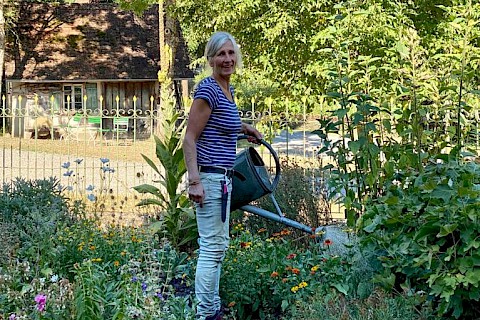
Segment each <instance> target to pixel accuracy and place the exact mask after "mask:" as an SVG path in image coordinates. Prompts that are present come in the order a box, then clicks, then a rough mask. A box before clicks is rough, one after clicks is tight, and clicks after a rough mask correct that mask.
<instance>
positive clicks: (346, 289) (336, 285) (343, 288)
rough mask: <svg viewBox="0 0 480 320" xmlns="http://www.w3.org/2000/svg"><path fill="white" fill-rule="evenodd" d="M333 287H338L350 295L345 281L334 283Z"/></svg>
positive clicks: (340, 290)
mask: <svg viewBox="0 0 480 320" xmlns="http://www.w3.org/2000/svg"><path fill="white" fill-rule="evenodd" d="M332 287H334V288H335V289H337V290H338V291H339V292H341V293H343V294H344V295H345V296H347V295H348V288H349V287H348V285H347V284H345V283H334V284H332Z"/></svg>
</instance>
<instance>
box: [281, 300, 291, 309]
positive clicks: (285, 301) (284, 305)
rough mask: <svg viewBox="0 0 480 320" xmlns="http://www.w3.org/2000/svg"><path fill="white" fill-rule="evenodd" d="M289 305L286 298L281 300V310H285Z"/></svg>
mask: <svg viewBox="0 0 480 320" xmlns="http://www.w3.org/2000/svg"><path fill="white" fill-rule="evenodd" d="M289 305H290V304H289V303H288V300H282V311H285V310H287V308H288V306H289Z"/></svg>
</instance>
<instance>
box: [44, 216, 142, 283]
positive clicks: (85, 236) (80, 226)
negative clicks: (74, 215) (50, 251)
mask: <svg viewBox="0 0 480 320" xmlns="http://www.w3.org/2000/svg"><path fill="white" fill-rule="evenodd" d="M147 239H148V234H147V233H146V232H145V230H143V229H142V230H139V229H137V228H134V227H121V226H116V225H114V224H110V225H100V224H99V222H98V220H94V219H82V220H81V221H79V222H77V223H76V224H74V225H71V226H64V227H63V228H61V229H59V230H58V231H57V233H56V238H55V240H53V242H52V243H53V244H55V245H57V246H59V247H60V248H61V249H60V252H61V255H60V256H59V257H57V261H56V262H57V265H56V268H55V272H56V273H58V274H60V275H62V276H64V277H67V278H68V279H69V280H70V281H73V273H74V266H75V265H76V264H79V263H81V262H83V261H93V262H102V261H104V262H111V263H109V264H108V268H107V267H106V266H105V267H103V268H106V270H105V272H112V271H113V270H116V269H117V268H118V267H119V266H122V265H124V264H126V263H127V262H128V261H129V260H130V259H131V258H132V256H134V255H136V254H137V252H138V251H139V250H140V249H141V248H142V247H143V245H144V242H145V241H146V240H147Z"/></svg>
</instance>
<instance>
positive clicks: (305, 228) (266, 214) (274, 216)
mask: <svg viewBox="0 0 480 320" xmlns="http://www.w3.org/2000/svg"><path fill="white" fill-rule="evenodd" d="M240 209H241V210H243V211H247V212H250V213H253V214H256V215H258V216H261V217H264V218H267V219H270V220H273V221H275V222H279V223H282V224H284V225H286V226H288V227H292V228H295V229H298V230H300V231H304V232H306V233H310V234H315V235H317V234H318V235H321V234H323V227H318V228H316V229H315V228H312V227H309V226H306V225H304V224H302V223H300V222H297V221H294V220H291V219H288V218H286V217H285V216H281V215H278V214H275V213H273V212H270V211H267V210H264V209H262V208H258V207H255V206H252V205H245V206H243V207H241V208H240Z"/></svg>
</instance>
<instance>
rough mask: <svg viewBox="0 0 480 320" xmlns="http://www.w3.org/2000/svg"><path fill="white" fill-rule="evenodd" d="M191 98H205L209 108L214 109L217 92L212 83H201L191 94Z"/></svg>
mask: <svg viewBox="0 0 480 320" xmlns="http://www.w3.org/2000/svg"><path fill="white" fill-rule="evenodd" d="M193 99H202V100H205V101H206V102H207V103H208V105H209V106H210V109H212V110H214V109H215V108H216V107H217V105H218V94H217V92H216V90H215V87H214V86H213V85H212V83H205V82H204V83H201V84H199V86H198V87H197V89H196V90H195V92H194V94H193Z"/></svg>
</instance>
